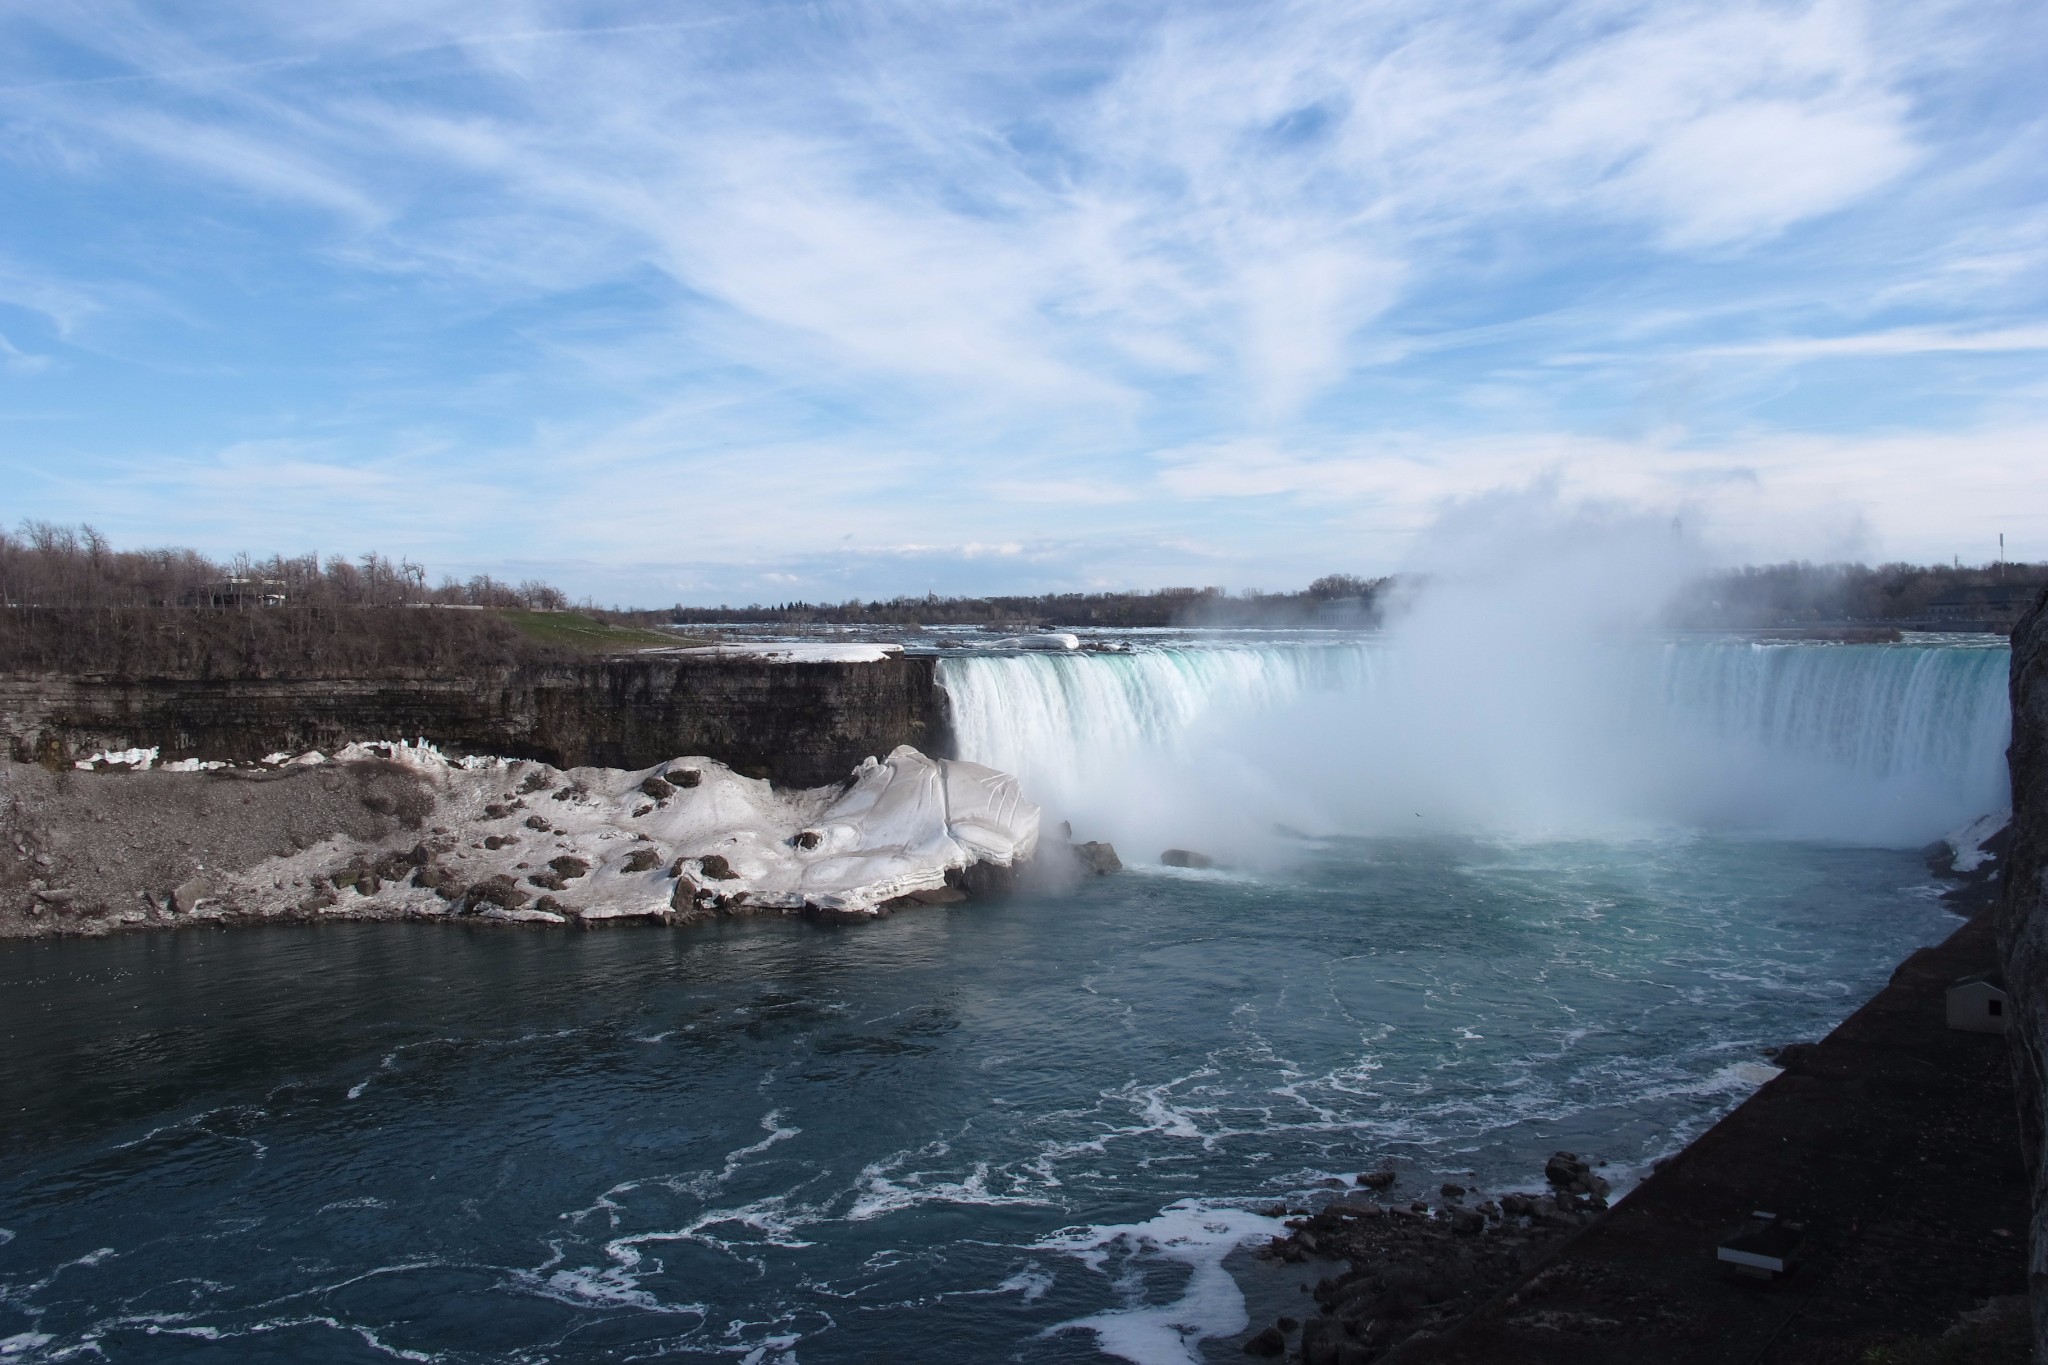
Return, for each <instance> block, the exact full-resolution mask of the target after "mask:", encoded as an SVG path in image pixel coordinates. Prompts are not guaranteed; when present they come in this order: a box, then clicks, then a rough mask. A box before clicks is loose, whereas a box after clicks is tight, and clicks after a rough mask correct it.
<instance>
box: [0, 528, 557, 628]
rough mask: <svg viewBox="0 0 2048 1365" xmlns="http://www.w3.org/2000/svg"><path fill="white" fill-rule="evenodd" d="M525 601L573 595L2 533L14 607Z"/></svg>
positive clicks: (76, 532) (370, 559) (302, 560)
mask: <svg viewBox="0 0 2048 1365" xmlns="http://www.w3.org/2000/svg"><path fill="white" fill-rule="evenodd" d="M266 602H269V603H272V604H274V605H284V606H288V607H392V606H408V605H418V604H424V603H434V604H438V605H442V606H468V607H525V608H529V609H534V610H559V609H561V608H563V607H566V606H568V605H569V599H568V596H567V595H566V594H565V593H563V592H562V591H561V590H560V589H558V588H555V587H551V586H550V585H548V584H546V583H539V582H534V581H532V580H528V581H526V582H523V583H520V584H518V585H517V586H514V585H513V584H510V583H501V582H499V581H498V580H497V579H494V578H492V577H490V576H489V575H487V574H479V575H477V576H476V577H474V578H471V579H470V580H469V581H468V582H466V583H462V582H457V581H456V580H455V579H453V578H447V577H444V578H443V579H442V580H441V582H440V584H439V585H438V586H436V587H431V588H430V587H428V586H427V572H426V570H425V569H424V568H422V567H421V566H420V565H418V564H415V563H413V562H412V561H411V560H406V559H401V560H399V561H398V562H396V563H393V562H392V561H391V560H390V559H387V558H386V557H385V556H383V555H380V554H366V555H363V556H361V557H360V558H357V559H354V560H351V559H348V558H346V557H343V556H339V555H334V556H328V557H326V558H324V559H323V558H322V557H321V556H320V555H317V554H310V555H298V556H285V555H272V556H271V557H270V558H268V559H261V560H259V559H254V558H252V557H250V556H248V555H237V556H235V557H234V558H233V559H231V560H227V561H225V562H221V561H215V560H212V559H208V558H207V557H206V556H205V555H202V554H199V553H198V552H197V551H194V550H180V549H163V550H116V549H114V548H113V547H112V546H111V545H110V544H108V542H107V538H106V537H105V536H103V535H101V534H100V533H99V532H98V531H96V530H94V529H93V528H92V527H90V526H81V527H78V528H76V529H74V528H72V527H69V526H55V525H52V524H51V523H49V522H44V521H29V522H24V523H22V526H21V529H20V530H19V531H17V532H15V533H14V534H11V535H10V534H8V533H7V532H5V531H0V605H5V606H10V607H67V608H80V607H83V608H96V607H213V606H217V605H218V606H241V607H250V606H261V605H264V604H265V603H266Z"/></svg>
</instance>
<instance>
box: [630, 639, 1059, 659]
mask: <svg viewBox="0 0 2048 1365" xmlns="http://www.w3.org/2000/svg"><path fill="white" fill-rule="evenodd" d="M1076 647H1077V648H1078V647H1079V646H1078V644H1077V645H1076ZM645 652H647V653H649V654H685V655H701V656H705V657H709V658H716V659H752V660H755V661H757V662H759V663H769V664H878V663H880V662H882V661H883V660H884V659H893V658H896V657H898V656H900V655H901V654H902V653H903V646H902V645H896V644H819V643H812V642H809V641H794V640H793V641H786V642H785V641H777V642H769V643H762V644H755V645H694V646H691V647H690V648H688V649H667V648H661V647H657V648H655V649H651V650H647V651H645Z"/></svg>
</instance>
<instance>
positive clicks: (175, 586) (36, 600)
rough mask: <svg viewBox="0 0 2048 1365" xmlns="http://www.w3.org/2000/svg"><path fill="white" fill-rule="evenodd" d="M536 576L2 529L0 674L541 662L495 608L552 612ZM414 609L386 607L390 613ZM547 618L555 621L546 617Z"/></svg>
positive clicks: (386, 670)
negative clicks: (433, 576) (217, 556)
mask: <svg viewBox="0 0 2048 1365" xmlns="http://www.w3.org/2000/svg"><path fill="white" fill-rule="evenodd" d="M567 605H568V597H567V595H566V594H564V593H562V592H561V591H560V590H559V589H556V588H553V587H550V586H548V585H547V584H545V583H535V582H526V583H521V584H518V585H517V586H513V585H511V584H506V583H500V582H498V581H497V580H495V579H493V578H490V577H488V576H483V575H479V576H478V577H475V578H471V579H470V580H469V581H468V582H466V583H458V582H456V581H455V580H453V579H443V580H442V582H441V583H440V584H439V585H438V586H436V587H431V588H430V587H428V586H427V585H426V573H425V571H424V570H423V569H421V568H420V567H419V566H418V565H416V564H413V563H411V562H410V561H406V560H400V561H398V562H397V563H393V562H392V561H391V560H389V559H387V558H385V557H384V556H382V555H378V554H367V555H362V556H360V557H359V558H357V559H354V560H350V559H347V558H343V557H341V556H330V557H328V558H326V559H324V560H323V559H322V558H321V557H320V556H318V555H304V556H299V557H296V558H291V557H285V556H281V555H273V556H271V557H270V558H268V559H264V560H255V559H251V558H249V557H248V556H246V555H243V556H237V557H235V558H234V559H232V560H228V561H224V562H222V561H215V560H211V559H208V558H207V557H206V556H204V555H201V554H199V553H197V552H195V551H192V550H181V549H165V550H115V549H113V548H112V547H111V546H109V545H108V543H107V540H106V537H104V536H102V535H101V534H100V533H99V532H97V531H95V530H94V529H93V528H91V527H90V526H86V527H81V528H78V529H76V530H73V529H72V528H70V527H61V526H52V525H50V524H49V523H47V522H28V523H26V524H24V525H23V526H22V528H21V529H20V531H19V532H17V533H14V534H8V533H5V532H0V670H5V671H8V672H17V673H19V672H49V673H68V674H92V675H100V676H107V677H117V678H226V677H238V678H270V677H280V678H282V677H291V678H337V677H390V676H422V677H424V676H434V675H439V674H446V673H449V672H454V671H460V670H465V669H467V670H476V669H482V668H491V667H496V666H502V665H509V664H513V663H520V662H532V661H535V660H537V659H549V658H553V657H555V656H556V655H558V654H560V653H562V651H560V650H557V649H554V648H551V647H549V646H548V645H547V644H545V643H541V642H537V641H536V640H534V639H533V638H532V636H531V635H530V634H529V633H528V632H524V631H522V630H520V629H519V628H518V627H517V626H516V625H514V624H512V623H511V622H510V621H508V620H507V619H506V618H505V617H504V616H502V615H500V614H498V612H496V611H492V610H432V609H431V608H433V607H464V608H498V609H511V608H524V609H528V610H558V609H560V608H563V607H566V606H567ZM405 607H412V608H419V609H416V610H393V608H405ZM550 619H552V618H550Z"/></svg>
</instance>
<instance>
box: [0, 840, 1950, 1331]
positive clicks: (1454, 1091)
mask: <svg viewBox="0 0 2048 1365" xmlns="http://www.w3.org/2000/svg"><path fill="white" fill-rule="evenodd" d="M1299 854H1300V856H1299V858H1298V859H1297V860H1296V862H1295V864H1294V870H1293V871H1292V872H1290V873H1289V874H1288V875H1287V876H1286V877H1285V878H1261V879H1255V878H1251V877H1240V876H1236V875H1231V874H1213V873H1212V874H1194V873H1181V874H1174V873H1168V872H1164V871H1152V872H1144V873H1139V874H1131V875H1126V876H1124V877H1121V878H1113V879H1107V880H1103V881H1099V882H1094V883H1091V884H1089V885H1088V886H1086V887H1084V888H1083V889H1082V890H1081V891H1080V892H1079V893H1077V894H1075V895H1073V896H1071V897H1068V898H1063V899H1057V900H1035V899H1029V898H1024V899H1018V900H1015V901H1011V902H1008V903H1003V904H996V905H975V906H968V907H961V908H957V909H932V910H929V911H920V912H916V913H906V914H903V915H899V916H897V917H895V918H893V919H891V920H888V921H886V922H883V923H881V924H878V925H875V926H872V927H864V928H860V929H855V930H837V931H835V930H824V929H817V928H813V927H811V926H807V925H804V924H801V923H788V922H775V923H757V924H746V925H736V926H731V927H724V928H718V927H714V928H711V929H708V930H670V929H665V928H640V929H622V930H616V931H612V932H602V933H584V934H566V933H560V932H541V933H525V932H509V931H499V932H490V931H470V930H464V929H461V928H454V927H445V926H392V925H348V926H327V927H308V928H270V929H256V930H241V931H226V932H205V931H193V932H180V933H177V934H168V935H154V936H140V935H138V936H133V937H128V938H121V939H114V940H108V941H99V942H54V943H32V944H22V943H16V944H9V945H5V946H4V948H0V1029H4V1034H5V1037H6V1048H5V1051H4V1054H0V1096H4V1097H5V1113H4V1117H0V1133H4V1143H5V1150H6V1152H7V1154H8V1159H7V1161H6V1164H5V1167H4V1173H0V1228H4V1229H5V1232H4V1233H0V1243H4V1244H0V1349H4V1350H6V1351H8V1352H9V1354H8V1356H7V1358H8V1359H23V1360H61V1359H83V1358H87V1357H90V1358H94V1359H105V1360H115V1361H142V1360H185V1359H191V1360H207V1361H255V1360H314V1361H370V1360H389V1359H394V1358H398V1359H409V1360H444V1361H451V1362H452V1361H464V1362H467V1361H626V1360H646V1359H654V1358H662V1359H704V1360H710V1359H725V1360H751V1361H756V1362H767V1361H795V1360H802V1361H804V1362H810V1363H811V1365H816V1363H817V1362H831V1361H870V1360H878V1359H888V1360H909V1361H923V1360H933V1361H938V1360H1003V1359H1015V1360H1022V1361H1045V1362H1051V1361H1089V1360H1101V1359H1105V1358H1107V1357H1105V1355H1104V1354H1103V1348H1104V1347H1105V1345H1107V1346H1108V1347H1110V1348H1113V1349H1114V1350H1116V1351H1117V1352H1119V1353H1121V1354H1122V1355H1123V1356H1124V1357H1125V1358H1129V1359H1138V1360H1187V1359H1199V1358H1202V1352H1203V1351H1205V1350H1208V1351H1212V1352H1213V1353H1214V1358H1216V1359H1229V1358H1231V1356H1232V1354H1233V1353H1234V1350H1235V1348H1234V1347H1233V1346H1230V1345H1228V1344H1227V1337H1228V1334H1229V1333H1231V1332H1233V1331H1235V1330H1237V1329H1238V1328H1239V1327H1240V1326H1241V1325H1242V1322H1243V1319H1244V1314H1245V1308H1244V1300H1243V1298H1242V1295H1243V1293H1244V1292H1246V1291H1247V1290H1248V1291H1249V1292H1250V1293H1251V1294H1252V1295H1253V1297H1254V1298H1255V1299H1260V1300H1263V1299H1264V1298H1269V1297H1270V1296H1271V1293H1272V1292H1273V1291H1272V1287H1271V1286H1263V1285H1261V1284H1260V1283H1258V1282H1257V1281H1258V1277H1259V1276H1261V1275H1270V1274H1272V1273H1273V1272H1272V1271H1271V1270H1270V1269H1269V1268H1268V1267H1267V1266H1266V1263H1263V1262H1254V1261H1251V1260H1249V1259H1248V1258H1243V1257H1237V1258H1231V1259H1229V1260H1228V1261H1226V1253H1227V1252H1228V1251H1229V1250H1230V1248H1232V1247H1233V1246H1235V1245H1236V1244H1237V1243H1238V1242H1240V1241H1241V1240H1243V1239H1244V1238H1246V1237H1249V1236H1253V1235H1256V1234H1257V1233H1258V1232H1259V1231H1260V1230H1261V1229H1262V1228H1263V1227H1265V1226H1266V1224H1265V1222H1264V1220H1263V1219H1262V1218H1260V1217H1259V1216H1258V1215H1257V1214H1256V1213H1255V1212H1253V1210H1255V1209H1257V1208H1259V1207H1261V1206H1263V1205H1264V1204H1265V1203H1266V1202H1267V1201H1268V1200H1270V1199H1272V1198H1275V1197H1277V1196H1282V1195H1285V1194H1287V1193H1288V1192H1290V1191H1303V1190H1307V1189H1310V1188H1313V1187H1316V1186H1317V1185H1318V1184H1319V1183H1320V1182H1321V1181H1323V1180H1324V1179H1325V1178H1327V1177H1329V1176H1332V1175H1336V1176H1343V1175H1347V1174H1349V1173H1351V1172H1354V1171H1357V1170H1362V1169H1368V1168H1370V1167H1372V1166H1373V1165H1376V1164H1377V1163H1378V1162H1379V1161H1381V1160H1382V1159H1383V1158H1387V1157H1392V1158H1393V1159H1395V1160H1396V1161H1397V1162H1398V1163H1399V1164H1400V1166H1401V1168H1402V1170H1403V1171H1404V1173H1405V1175H1404V1184H1403V1185H1402V1186H1401V1187H1400V1189H1401V1190H1409V1191H1430V1190H1433V1189H1434V1188H1435V1186H1436V1184H1438V1183H1440V1182H1441V1181H1442V1180H1443V1179H1446V1178H1449V1177H1452V1176H1456V1177H1457V1178H1458V1179H1459V1180H1461V1181H1462V1182H1464V1183H1467V1184H1470V1183H1474V1182H1475V1181H1476V1183H1479V1184H1482V1185H1485V1186H1488V1187H1492V1188H1499V1187H1500V1186H1501V1185H1503V1184H1520V1185H1528V1184H1532V1183H1537V1182H1539V1181H1540V1174H1539V1172H1540V1168H1541V1163H1542V1159H1543V1157H1544V1156H1545V1155H1547V1154H1548V1153H1549V1152H1550V1151H1551V1150H1553V1149H1555V1148H1559V1147H1566V1148H1571V1149H1574V1150H1577V1151H1581V1152H1587V1153H1592V1154H1596V1155H1598V1156H1600V1157H1603V1158H1605V1159H1606V1160H1608V1161H1609V1162H1610V1163H1612V1165H1611V1166H1610V1168H1609V1174H1610V1175H1612V1176H1615V1177H1618V1180H1617V1183H1622V1184H1625V1183H1626V1180H1627V1178H1628V1176H1629V1174H1630V1173H1631V1172H1633V1171H1636V1170H1640V1169H1641V1168H1642V1167H1643V1166H1644V1165H1645V1164H1646V1163H1647V1162H1648V1161H1650V1160H1651V1159H1653V1158H1654V1157H1656V1156H1657V1155H1659V1154H1660V1153H1663V1152H1666V1151H1669V1150H1672V1149H1673V1148H1675V1147H1676V1146H1678V1145H1680V1144H1681V1143H1683V1141H1684V1140H1685V1139H1686V1138H1687V1137H1688V1136H1689V1135H1691V1134H1692V1133H1694V1132H1696V1131H1698V1130H1699V1129H1701V1128H1702V1127H1703V1126H1704V1125H1705V1124H1707V1123H1709V1122H1710V1121H1711V1120H1712V1119H1713V1118H1714V1117H1715V1116H1716V1115H1717V1114H1718V1113H1720V1112H1722V1111H1723V1110H1725V1109H1726V1108H1727V1107H1728V1106H1730V1105H1731V1104H1733V1103H1734V1102H1736V1101H1737V1100H1738V1099H1739V1098H1740V1096H1741V1095H1742V1094H1744V1093H1746V1091H1747V1090H1748V1089H1749V1088H1751V1087H1753V1086H1754V1085H1755V1084H1756V1083H1758V1081H1760V1080H1761V1079H1762V1078H1763V1077H1764V1076H1765V1075H1767V1074H1768V1073H1767V1072H1766V1071H1764V1070H1762V1069H1760V1067H1759V1063H1760V1061H1761V1057H1760V1050H1761V1049H1762V1048H1763V1047H1764V1046H1766V1045H1769V1044H1774V1043H1779V1042H1784V1041H1787V1040H1791V1039H1797V1038H1806V1037H1813V1036H1816V1035H1817V1034H1819V1033H1820V1032H1822V1031H1823V1030H1825V1029H1826V1028H1827V1027H1829V1026H1830V1025H1831V1024H1832V1023H1833V1022H1835V1021H1836V1020H1838V1019H1839V1018H1841V1017H1842V1016H1843V1015H1844V1014H1846V1013H1847V1012H1848V1011H1849V1010H1850V1009H1851V1008H1852V1007H1853V1006H1854V1004H1856V1003H1857V1002H1858V1001H1860V1000H1861V999H1862V998H1864V997H1865V996H1867V995H1868V994H1869V993H1870V992H1871V991H1872V990H1873V989H1874V988H1875V987H1876V986H1878V985H1879V984H1880V983H1881V982H1882V981H1883V979H1884V977H1885V976H1886V974H1887V973H1888V972H1889V970H1890V968H1891V965H1892V964H1893V963H1894V962H1895V961H1896V959H1897V958H1898V957H1899V956H1900V955H1901V954H1902V953H1903V952H1904V951H1905V950H1907V949H1909V948H1910V947H1912V946H1914V945H1916V944H1920V943H1924V942H1928V941H1930V940H1932V939H1934V938H1936V937H1938V936H1940V935H1941V934H1943V933H1944V932H1946V930H1947V928H1948V927H1949V925H1950V923H1951V917H1950V916H1948V915H1947V914H1946V913H1945V912H1943V911H1941V910H1940V909H1938V908H1937V907H1936V905H1935V903H1934V902H1933V901H1932V899H1931V898H1930V888H1928V887H1927V886H1926V884H1925V880H1926V879H1925V876H1924V873H1923V872H1922V871H1921V869H1920V868H1919V865H1918V863H1917V861H1916V859H1915V858H1914V857H1913V856H1911V855H1910V854H1905V853H1899V852H1889V851H1881V850H1868V849H1849V848H1840V847H1825V846H1816V845H1801V844H1787V843H1783V842H1774V841H1753V840H1732V839H1720V838H1685V839H1674V840H1668V841H1653V842H1645V843H1636V844H1628V845H1614V844H1563V843H1551V844H1542V845H1524V844H1501V843H1491V844H1490V843H1484V842H1478V841H1469V840H1440V839H1427V840H1405V841H1404V840H1371V841H1335V842H1328V843H1313V844H1309V845H1305V846H1303V847H1302V848H1301V849H1300V850H1299ZM1397 1192H1398V1191H1397ZM1233 1276H1235V1277H1236V1278H1234V1277H1233ZM1240 1281H1242V1283H1241V1282H1240ZM1204 1334H1208V1336H1209V1344H1208V1346H1206V1347H1205V1346H1203V1345H1202V1338H1203V1336H1204Z"/></svg>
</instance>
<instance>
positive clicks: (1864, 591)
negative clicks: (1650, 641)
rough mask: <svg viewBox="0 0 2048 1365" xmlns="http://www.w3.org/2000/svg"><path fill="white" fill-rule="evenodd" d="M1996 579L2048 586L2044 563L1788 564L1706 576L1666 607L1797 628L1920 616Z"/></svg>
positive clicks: (1696, 622)
mask: <svg viewBox="0 0 2048 1365" xmlns="http://www.w3.org/2000/svg"><path fill="white" fill-rule="evenodd" d="M2000 584H2036V585H2040V584H2048V564H1983V565H1950V564H1934V565H1925V564H1880V565H1877V566H1876V567H1874V568H1873V567H1870V566H1868V565H1863V564H1809V563H1806V562H1804V561H1795V562H1791V563H1785V564H1765V565H1760V566H1757V565H1752V566H1748V567H1744V568H1740V569H1727V570H1723V571H1721V572H1719V573H1714V574H1709V575H1707V576H1706V577H1704V578H1701V579H1698V580H1696V581H1695V582H1693V583H1692V584H1690V585H1688V586H1687V587H1686V589H1685V590H1684V591H1683V592H1681V593H1680V594H1679V596H1678V598H1677V600H1675V601H1674V602H1673V603H1672V605H1671V611H1670V618H1671V620H1672V622H1673V623H1674V624H1677V625H1684V626H1707V627H1730V628H1737V627H1760V626H1796V625H1806V624H1811V623H1826V622H1912V621H1925V620H1927V619H1928V618H1929V617H1930V616H1931V615H1932V612H1931V607H1932V605H1933V603H1934V600H1935V599H1936V598H1937V597H1940V596H1942V595H1943V594H1944V593H1948V592H1951V591H1955V590H1958V589H1970V588H1988V587H1994V586H1997V585H2000Z"/></svg>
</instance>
